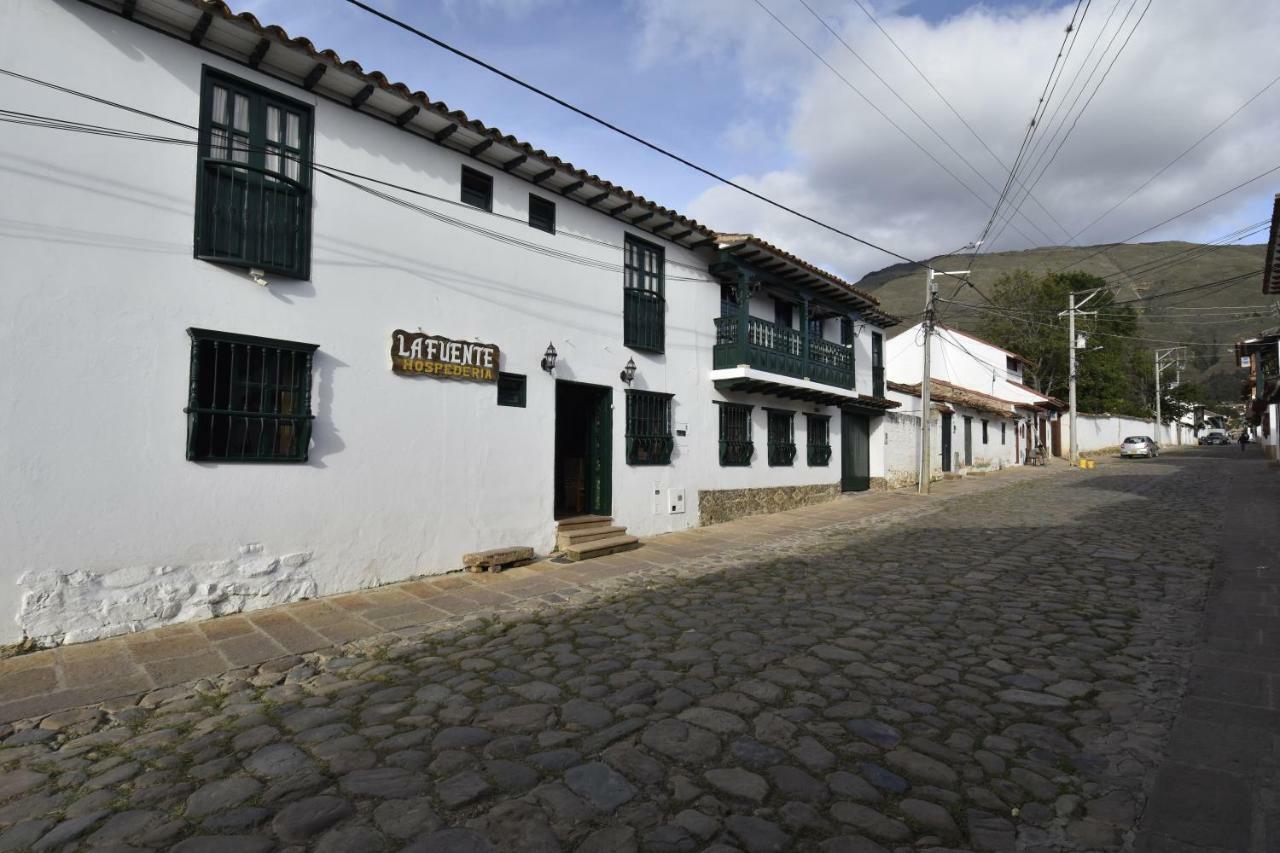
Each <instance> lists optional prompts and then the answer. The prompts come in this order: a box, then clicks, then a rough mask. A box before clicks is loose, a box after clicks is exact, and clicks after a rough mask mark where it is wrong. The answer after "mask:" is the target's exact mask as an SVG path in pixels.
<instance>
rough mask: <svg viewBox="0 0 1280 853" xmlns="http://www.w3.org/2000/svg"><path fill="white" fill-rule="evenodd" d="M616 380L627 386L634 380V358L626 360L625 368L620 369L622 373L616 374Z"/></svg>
mask: <svg viewBox="0 0 1280 853" xmlns="http://www.w3.org/2000/svg"><path fill="white" fill-rule="evenodd" d="M618 378H619V379H621V380H622V381H623V382H625V383H627V384H628V385H630V384H631V381H632V380H633V379H635V378H636V360H635V359H634V358H629V359H627V366H626V367H624V368H622V372H621V373H619V374H618Z"/></svg>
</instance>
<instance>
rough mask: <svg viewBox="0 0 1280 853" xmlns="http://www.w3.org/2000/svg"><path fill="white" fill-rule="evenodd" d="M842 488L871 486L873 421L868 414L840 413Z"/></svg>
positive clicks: (856, 489)
mask: <svg viewBox="0 0 1280 853" xmlns="http://www.w3.org/2000/svg"><path fill="white" fill-rule="evenodd" d="M840 488H841V490H842V491H846V492H865V491H866V490H867V489H869V488H871V421H870V419H869V418H867V416H866V415H857V414H854V413H852V412H842V413H841V415H840Z"/></svg>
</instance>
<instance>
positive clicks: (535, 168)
mask: <svg viewBox="0 0 1280 853" xmlns="http://www.w3.org/2000/svg"><path fill="white" fill-rule="evenodd" d="M84 2H86V3H88V4H90V5H93V6H96V7H98V8H101V9H103V10H106V11H109V12H113V13H116V14H119V15H121V16H122V17H124V18H126V19H128V20H131V21H134V22H136V23H138V24H140V25H143V26H146V27H149V28H151V29H154V30H157V31H159V32H162V33H165V34H166V35H170V36H173V37H175V38H179V39H182V40H183V41H185V42H188V43H190V41H191V40H192V37H193V35H197V34H198V36H199V45H198V47H199V49H201V50H206V51H209V52H211V53H215V54H217V55H219V56H222V57H224V58H227V59H230V60H232V61H235V62H239V63H241V64H243V65H245V66H248V67H252V68H256V69H257V70H258V71H259V72H261V73H263V74H266V75H269V76H271V77H274V78H276V79H278V80H281V81H284V82H286V83H289V84H291V85H294V86H299V87H301V88H304V89H307V90H308V91H310V92H311V93H313V94H314V95H316V96H317V97H323V98H326V99H328V100H331V101H334V102H336V103H339V104H342V105H344V106H346V107H348V108H350V109H354V110H356V111H357V112H361V113H364V114H366V115H369V116H371V117H373V118H377V119H380V120H383V121H386V122H388V123H390V124H392V125H397V126H399V127H401V128H402V129H403V130H405V131H406V132H408V133H412V134H414V135H416V136H419V137H421V138H423V139H424V140H426V141H428V142H430V143H432V144H436V145H439V146H441V147H443V148H448V149H450V150H452V151H455V152H457V153H460V154H462V155H464V156H469V157H471V158H473V159H475V160H477V161H479V162H480V163H482V164H483V165H484V166H486V167H489V168H493V169H504V168H506V170H507V171H508V172H509V173H510V174H512V175H514V176H516V177H518V178H521V179H522V180H525V181H528V182H529V183H530V185H533V186H541V187H542V188H544V189H547V190H553V191H556V192H561V194H562V195H564V197H565V198H568V199H572V200H574V201H577V202H579V203H582V204H588V205H590V204H595V205H599V207H597V208H596V209H597V210H600V211H601V212H606V211H608V210H613V209H617V208H619V207H620V206H622V205H630V206H631V208H630V209H632V210H634V209H637V208H639V209H641V210H644V211H647V212H652V213H653V214H655V215H654V216H653V218H651V219H649V220H648V221H647V223H646V224H645V225H644V226H637V227H638V228H640V229H641V230H644V231H647V232H649V233H650V234H653V235H654V236H655V237H661V238H662V239H663V240H665V241H666V242H669V243H676V244H678V245H682V246H685V247H686V248H693V247H694V246H709V245H713V242H708V241H714V239H715V232H714V231H712V230H711V229H710V228H707V227H706V226H704V225H701V224H699V223H698V222H696V221H694V220H692V219H689V218H687V217H685V216H682V215H681V214H679V213H677V212H676V211H674V210H670V209H668V208H665V207H662V206H661V205H658V204H656V203H654V202H652V201H649V200H648V199H646V198H644V197H643V196H640V195H638V194H636V193H634V192H632V191H631V190H628V189H626V188H625V187H621V186H618V185H616V184H613V183H611V182H609V181H607V180H605V179H603V178H601V177H599V176H598V175H595V174H591V173H589V172H586V171H585V170H582V169H579V168H578V167H576V166H574V165H573V164H572V163H569V162H566V161H564V160H561V159H560V158H558V157H555V156H554V155H551V154H548V153H547V152H546V151H543V150H542V149H538V148H534V147H533V146H531V145H530V144H528V143H527V142H523V141H521V140H519V139H517V138H516V137H513V136H510V135H507V134H504V133H502V132H501V131H500V130H498V129H497V128H493V127H489V126H487V125H485V124H484V123H483V122H481V121H479V120H476V119H472V118H470V117H469V116H467V114H466V113H464V112H462V111H460V110H453V109H450V108H449V106H448V105H447V104H445V103H443V102H441V101H433V100H431V99H430V98H429V97H428V96H427V94H426V93H425V92H422V91H414V90H411V89H410V88H409V87H408V86H406V85H405V84H403V83H397V82H393V81H391V80H389V79H388V78H387V77H386V75H384V74H382V73H381V72H379V71H369V72H366V71H365V70H364V69H363V68H362V67H361V66H360V65H359V63H356V62H354V61H351V60H343V59H342V58H341V57H340V56H339V55H338V54H337V53H335V52H334V51H332V50H321V49H318V48H316V47H315V45H314V44H313V43H312V42H311V41H310V40H309V39H306V38H301V37H298V38H295V37H292V36H290V35H289V34H288V33H287V32H286V31H285V30H284V29H283V28H281V27H278V26H265V25H263V24H261V23H260V22H259V21H258V19H257V18H256V17H254V16H253V15H252V14H249V13H247V12H243V13H236V12H233V11H232V10H231V9H230V8H229V7H228V6H227V4H226V3H225V2H223V0H84ZM264 43H265V46H264ZM370 86H372V87H373V88H372V90H370V89H369V88H368V87H370ZM451 126H454V127H453V128H452V129H450V127H451ZM548 171H550V172H551V173H552V174H551V175H550V176H549V177H548V174H547V173H548ZM535 178H537V179H538V180H537V181H536V182H535V180H534V179H535ZM593 200H594V201H593ZM676 225H679V226H681V227H680V228H679V229H677V231H676V232H674V233H673V234H672V235H671V236H663V234H662V231H670V230H671V229H672V228H673V227H674V226H676ZM655 229H657V230H655ZM675 237H679V239H673V238H675Z"/></svg>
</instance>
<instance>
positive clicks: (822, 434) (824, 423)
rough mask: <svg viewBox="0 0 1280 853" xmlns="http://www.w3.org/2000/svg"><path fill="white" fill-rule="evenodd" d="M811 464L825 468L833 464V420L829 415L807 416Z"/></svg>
mask: <svg viewBox="0 0 1280 853" xmlns="http://www.w3.org/2000/svg"><path fill="white" fill-rule="evenodd" d="M806 417H807V418H808V433H809V439H808V451H809V464H810V465H811V466H813V467H823V466H826V465H827V464H828V463H830V462H831V418H830V417H828V416H827V415H807V416H806Z"/></svg>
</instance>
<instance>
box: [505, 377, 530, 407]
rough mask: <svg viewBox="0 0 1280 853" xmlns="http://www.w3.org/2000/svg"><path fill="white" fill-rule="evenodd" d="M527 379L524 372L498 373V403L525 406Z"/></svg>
mask: <svg viewBox="0 0 1280 853" xmlns="http://www.w3.org/2000/svg"><path fill="white" fill-rule="evenodd" d="M525 386H526V380H525V376H524V374H523V373H499V374H498V405H499V406H515V407H516V408H520V409H523V408H524V407H525Z"/></svg>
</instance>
